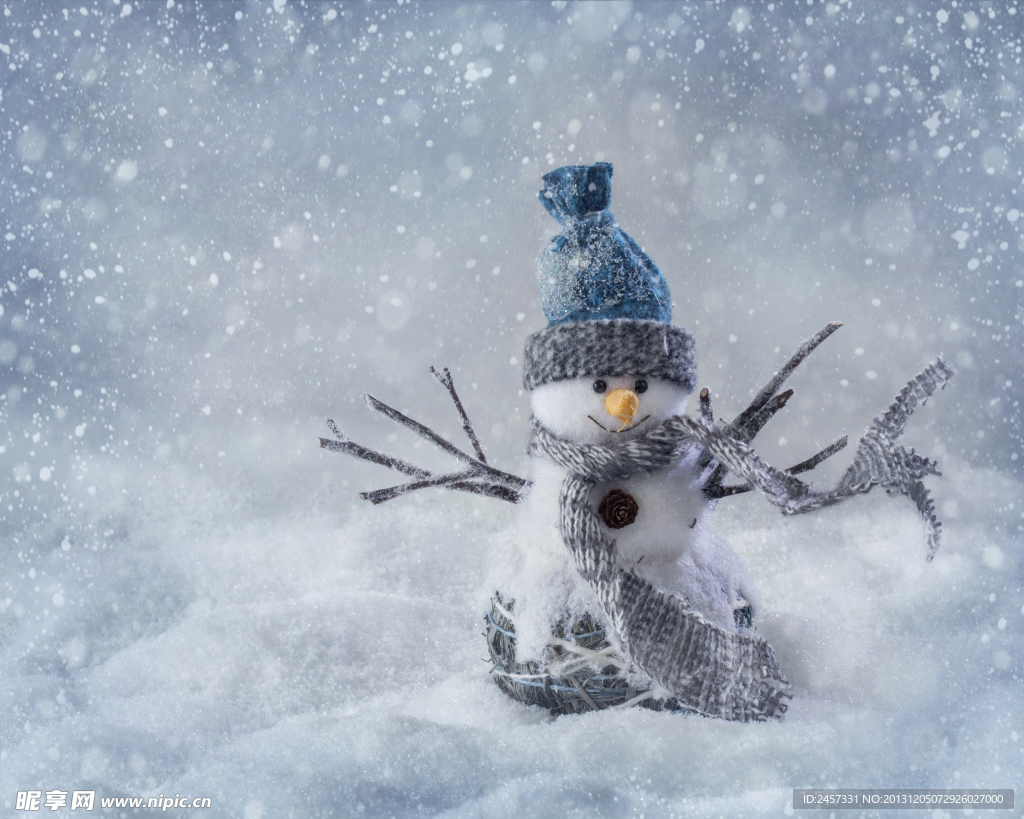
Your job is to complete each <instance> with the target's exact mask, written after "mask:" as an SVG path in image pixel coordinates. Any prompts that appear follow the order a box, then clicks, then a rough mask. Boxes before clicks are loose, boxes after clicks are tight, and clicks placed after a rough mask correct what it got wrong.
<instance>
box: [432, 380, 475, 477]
mask: <svg viewBox="0 0 1024 819" xmlns="http://www.w3.org/2000/svg"><path fill="white" fill-rule="evenodd" d="M430 374H431V375H432V376H434V378H436V379H437V380H438V381H439V382H440V383H441V384H442V385H443V386H444V388H445V389H446V390H448V394H449V395H450V396H451V397H452V401H453V402H454V404H455V409H456V410H457V411H458V413H459V418H461V419H462V429H463V431H464V432H465V433H466V437H467V438H469V442H470V443H471V444H472V445H473V451H474V452H475V453H476V457H477V458H478V459H479V460H480V461H481V462H482V463H487V456H486V455H484V450H483V447H481V446H480V439H479V438H477V437H476V430H474V429H473V424H472V423H470V420H469V416H468V415H466V410H465V408H464V407H463V406H462V401H461V400H459V394H458V393H457V392H455V382H454V381H453V380H452V374H451V372H449V370H448V368H447V367H444V368H443V369H442V370H441V372H438V371H437V370H435V369H434V367H433V366H431V368H430Z"/></svg>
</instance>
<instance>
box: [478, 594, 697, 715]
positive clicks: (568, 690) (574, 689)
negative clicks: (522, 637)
mask: <svg viewBox="0 0 1024 819" xmlns="http://www.w3.org/2000/svg"><path fill="white" fill-rule="evenodd" d="M513 607H514V601H511V600H510V601H505V600H504V599H502V596H501V594H498V593H496V594H495V596H494V598H493V599H492V600H491V611H490V613H489V614H488V615H486V617H485V619H486V621H487V634H486V636H487V648H488V649H489V651H490V655H491V661H492V662H493V663H494V668H492V669H491V676H492V677H493V678H494V681H495V682H496V683H497V684H498V687H499V688H501V690H502V691H504V692H505V693H506V694H508V695H509V696H510V697H512V699H514V700H518V701H519V702H522V703H525V704H527V705H539V706H541V707H543V708H548V709H550V710H551V713H552V714H555V715H558V714H581V713H584V712H586V711H603V710H605V709H607V708H626V707H629V706H632V705H639V706H641V707H642V708H649V709H650V710H652V711H672V712H675V713H696V712H695V711H693V710H692V709H690V708H686V707H685V706H683V705H680V704H679V703H678V702H676V701H675V700H674V699H659V698H658V697H657V696H656V695H655V694H654V692H653V691H652V690H651V689H650V688H646V687H642V686H641V687H638V686H636V685H634V684H632V683H630V682H629V679H628V678H627V676H626V674H625V669H626V663H625V661H624V660H623V659H622V658H621V657H619V656H618V655H617V654H615V651H614V647H613V646H612V645H611V644H610V643H609V642H608V640H607V639H605V634H604V630H603V629H602V628H601V627H600V626H598V625H597V624H596V623H595V622H594V620H593V618H591V617H590V616H584V617H583V618H581V619H580V620H577V621H576V622H575V623H573V624H572V627H571V628H568V629H566V628H564V627H562V626H559V627H558V628H556V629H555V633H554V634H553V635H552V639H551V642H550V643H549V644H548V649H547V652H546V654H545V659H544V661H543V662H532V661H531V662H526V663H520V662H518V661H517V660H516V636H515V623H514V621H513V614H512V612H513Z"/></svg>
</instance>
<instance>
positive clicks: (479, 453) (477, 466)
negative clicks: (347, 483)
mask: <svg viewBox="0 0 1024 819" xmlns="http://www.w3.org/2000/svg"><path fill="white" fill-rule="evenodd" d="M430 372H431V373H432V374H433V375H434V377H435V378H436V379H437V380H438V381H439V382H440V383H441V385H442V386H444V387H445V389H447V390H448V394H449V395H450V396H451V399H452V402H453V403H454V404H455V408H456V410H457V411H458V413H459V418H460V419H461V420H462V428H463V430H464V431H465V433H466V437H468V438H469V441H470V443H471V444H472V445H473V451H474V452H475V453H476V457H473V456H472V455H469V454H468V453H466V452H463V451H462V450H461V449H459V448H458V447H457V446H455V445H454V444H452V443H451V442H450V441H447V440H445V439H444V438H442V437H441V436H440V435H438V434H437V433H436V432H434V430H432V429H430V427H427V426H424V425H423V424H421V423H420V422H419V421H414V420H413V419H412V418H409V417H408V416H407V415H403V414H402V413H401V412H399V411H398V410H396V409H395V408H394V407H389V406H388V405H387V404H385V403H384V402H383V401H379V400H378V399H376V398H374V397H373V396H372V395H364V396H363V398H364V399H365V400H366V403H367V404H369V405H370V408H371V409H374V410H376V411H377V412H379V413H381V414H382V415H384V416H385V417H387V418H390V419H391V420H392V421H394V422H395V423H397V424H400V425H401V426H403V427H405V428H406V429H409V430H412V431H413V432H415V433H416V434H417V435H419V436H420V437H421V438H424V439H426V440H427V441H429V442H430V443H432V444H433V445H434V446H435V447H437V448H438V449H440V450H441V451H442V452H446V453H448V454H449V455H451V456H452V457H453V458H455V459H456V460H457V461H460V462H462V463H463V464H464V465H465V467H464V468H463V469H461V470H459V471H458V472H451V473H447V474H439V473H437V472H432V471H430V470H428V469H422V468H421V467H418V466H415V465H413V464H411V463H409V462H408V461H404V460H402V459H401V458H398V457H396V456H394V455H389V454H387V453H384V452H378V451H376V450H374V449H369V448H367V447H364V446H362V445H360V444H357V443H356V442H355V441H352V440H350V439H349V438H347V437H346V436H345V435H344V434H342V432H341V430H339V429H338V426H337V424H335V423H334V421H332V420H330V419H328V421H327V426H328V427H330V430H331V432H333V433H334V436H335V438H336V439H337V440H333V441H332V440H331V439H329V438H318V439H317V440H318V441H319V442H320V446H321V447H322V448H323V449H329V450H331V451H333V452H344V453H345V454H347V455H351V456H352V457H354V458H361V459H362V460H364V461H369V462H370V463H375V464H379V465H381V466H386V467H388V468H389V469H394V470H397V471H398V472H402V473H403V474H405V475H408V476H410V477H411V478H415V479H416V480H413V481H410V482H408V483H403V484H399V485H397V486H389V487H387V488H385V489H375V490H373V491H371V492H360V493H359V497H361V498H362V499H363V500H368V501H370V503H373V504H377V503H383V502H384V501H388V500H392V499H393V498H397V497H399V496H400V495H405V494H407V493H409V492H413V491H415V490H417V489H426V488H428V487H432V486H442V487H445V488H446V489H455V490H458V491H460V492H472V493H474V494H477V495H486V496H488V497H492V498H498V499H500V500H505V501H509V502H511V503H518V502H519V500H520V498H521V496H522V495H521V492H522V489H523V488H524V487H526V486H527V485H528V483H529V482H528V481H526V480H523V479H522V478H520V477H518V476H516V475H511V474H509V473H508V472H502V471H501V470H500V469H495V468H494V467H492V466H490V465H489V464H488V463H487V457H486V456H485V455H484V451H483V448H482V447H481V446H480V440H479V438H477V435H476V431H475V430H474V429H473V424H472V423H471V422H470V420H469V416H467V415H466V410H465V409H464V408H463V406H462V401H461V400H460V399H459V396H458V393H457V392H456V391H455V383H454V382H453V381H452V375H451V373H450V372H449V371H448V368H447V367H445V368H444V369H443V370H442V371H441V372H440V373H439V372H438V371H437V370H435V369H434V368H433V367H431V368H430Z"/></svg>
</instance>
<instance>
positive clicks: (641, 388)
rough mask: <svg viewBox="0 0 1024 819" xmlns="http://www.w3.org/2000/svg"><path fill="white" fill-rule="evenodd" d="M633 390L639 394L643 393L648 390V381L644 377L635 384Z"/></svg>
mask: <svg viewBox="0 0 1024 819" xmlns="http://www.w3.org/2000/svg"><path fill="white" fill-rule="evenodd" d="M633 392H635V393H636V394H637V395H642V394H643V393H645V392H647V382H646V381H644V380H643V379H642V378H641V379H640V380H639V381H637V382H636V383H635V384H634V385H633Z"/></svg>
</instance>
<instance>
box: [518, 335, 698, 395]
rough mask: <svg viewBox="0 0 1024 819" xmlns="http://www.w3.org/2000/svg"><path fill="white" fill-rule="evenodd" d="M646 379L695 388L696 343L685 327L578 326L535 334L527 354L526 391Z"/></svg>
mask: <svg viewBox="0 0 1024 819" xmlns="http://www.w3.org/2000/svg"><path fill="white" fill-rule="evenodd" d="M601 375H604V376H619V375H643V376H647V377H648V378H663V379H666V380H668V381H674V382H675V383H677V384H679V385H680V386H682V387H685V388H686V389H687V390H688V391H690V392H692V391H693V389H694V387H695V386H696V384H697V344H696V342H695V340H694V338H693V335H692V334H691V333H689V332H687V331H686V330H684V329H682V328H681V327H674V326H672V325H671V324H665V323H663V322H660V321H636V320H632V319H611V320H605V321H576V322H571V323H569V324H560V325H557V326H555V327H549V328H547V329H546V330H541V331H540V332H538V333H534V334H533V335H531V336H530V337H529V338H527V339H526V349H525V350H524V351H523V386H525V387H526V389H528V390H532V389H534V388H536V387H539V386H540V385H541V384H547V383H549V382H552V381H565V380H568V379H571V378H588V377H590V376H601Z"/></svg>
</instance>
